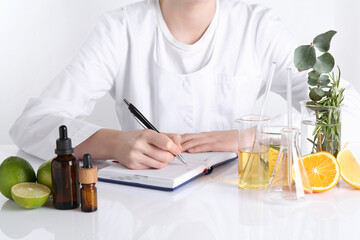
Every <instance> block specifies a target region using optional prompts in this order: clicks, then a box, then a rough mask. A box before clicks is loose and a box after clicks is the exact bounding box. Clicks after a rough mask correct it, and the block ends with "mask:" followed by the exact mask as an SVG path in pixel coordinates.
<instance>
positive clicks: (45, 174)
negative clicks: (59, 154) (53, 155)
mask: <svg viewBox="0 0 360 240" xmlns="http://www.w3.org/2000/svg"><path fill="white" fill-rule="evenodd" d="M36 176H37V182H38V183H41V184H44V185H45V186H48V187H49V188H50V189H52V179H51V160H48V161H46V162H44V163H43V164H41V165H40V167H39V168H38V170H37V174H36Z"/></svg>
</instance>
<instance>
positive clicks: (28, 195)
mask: <svg viewBox="0 0 360 240" xmlns="http://www.w3.org/2000/svg"><path fill="white" fill-rule="evenodd" d="M50 192H51V191H50V188H48V187H47V186H45V185H43V184H40V183H33V182H23V183H18V184H15V185H14V186H13V187H12V188H11V196H12V198H13V199H14V201H15V202H16V203H17V204H19V205H20V206H22V207H23V208H27V209H33V208H38V207H41V206H42V205H44V204H45V203H46V201H47V200H48V198H49V196H50Z"/></svg>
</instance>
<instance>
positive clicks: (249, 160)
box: [238, 147, 276, 189]
mask: <svg viewBox="0 0 360 240" xmlns="http://www.w3.org/2000/svg"><path fill="white" fill-rule="evenodd" d="M268 157H269V151H268V149H267V148H265V147H264V148H260V149H253V151H252V152H251V149H244V150H239V166H238V169H239V184H238V185H239V187H241V188H245V189H260V188H266V187H267V185H268V183H269V161H268V160H269V158H268ZM275 161H276V160H275Z"/></svg>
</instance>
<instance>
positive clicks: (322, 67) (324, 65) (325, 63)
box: [314, 52, 335, 73]
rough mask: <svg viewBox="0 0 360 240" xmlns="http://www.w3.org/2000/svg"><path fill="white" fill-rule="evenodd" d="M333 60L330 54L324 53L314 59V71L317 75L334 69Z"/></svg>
mask: <svg viewBox="0 0 360 240" xmlns="http://www.w3.org/2000/svg"><path fill="white" fill-rule="evenodd" d="M334 65H335V60H334V58H333V56H332V55H331V54H330V53H327V52H326V53H324V54H323V55H321V56H320V57H318V58H317V59H316V63H315V65H314V70H316V71H317V72H319V73H329V72H331V70H332V69H333V68H334Z"/></svg>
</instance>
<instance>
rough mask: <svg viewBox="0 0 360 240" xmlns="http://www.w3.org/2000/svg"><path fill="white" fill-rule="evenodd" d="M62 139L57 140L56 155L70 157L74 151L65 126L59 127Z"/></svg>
mask: <svg viewBox="0 0 360 240" xmlns="http://www.w3.org/2000/svg"><path fill="white" fill-rule="evenodd" d="M59 135H60V137H59V138H58V139H57V140H56V149H55V153H56V154H57V155H69V154H72V153H73V152H74V149H73V148H72V146H71V139H70V138H68V135H67V128H66V126H65V125H62V126H60V127H59Z"/></svg>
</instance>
